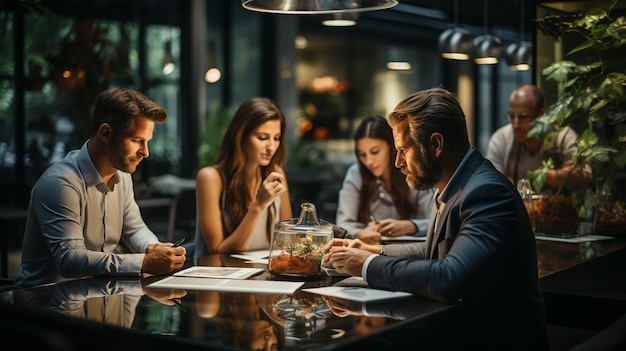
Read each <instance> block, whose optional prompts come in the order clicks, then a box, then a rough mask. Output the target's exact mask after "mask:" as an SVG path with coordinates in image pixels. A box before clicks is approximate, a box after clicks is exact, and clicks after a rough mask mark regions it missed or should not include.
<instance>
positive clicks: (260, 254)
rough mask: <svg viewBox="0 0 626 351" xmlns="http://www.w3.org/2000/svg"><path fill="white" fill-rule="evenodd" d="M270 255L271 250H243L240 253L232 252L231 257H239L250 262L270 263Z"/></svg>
mask: <svg viewBox="0 0 626 351" xmlns="http://www.w3.org/2000/svg"><path fill="white" fill-rule="evenodd" d="M269 255H270V250H259V251H248V252H242V253H238V254H232V255H230V257H234V258H239V259H242V260H245V261H248V262H253V263H264V264H268V258H269Z"/></svg>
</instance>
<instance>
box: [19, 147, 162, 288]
mask: <svg viewBox="0 0 626 351" xmlns="http://www.w3.org/2000/svg"><path fill="white" fill-rule="evenodd" d="M88 142H89V141H87V142H85V143H84V144H83V146H82V147H81V149H79V150H73V151H70V152H69V153H68V154H67V155H66V156H65V158H64V159H63V160H62V161H61V162H58V163H55V164H53V165H51V166H50V167H49V168H48V169H47V170H46V171H45V172H44V173H43V175H42V176H41V177H40V178H39V180H38V181H37V182H36V183H35V185H34V186H33V188H32V191H31V197H30V203H29V205H28V215H27V219H26V227H25V231H24V243H23V248H22V262H21V266H20V271H19V273H18V276H17V278H16V282H15V283H16V285H18V286H33V285H39V284H45V283H50V282H58V281H61V280H64V279H66V278H74V277H85V276H96V275H128V274H131V275H139V273H140V272H141V265H142V262H143V258H144V256H145V251H146V248H147V247H148V245H149V244H153V243H157V242H159V239H158V238H157V237H156V235H155V234H154V233H153V232H152V231H151V230H150V229H148V227H147V226H146V224H145V223H144V221H143V219H142V218H141V214H140V212H139V206H138V205H137V202H136V201H135V196H134V190H133V180H132V177H131V175H130V174H129V173H125V172H121V171H118V172H117V174H116V175H115V176H114V179H113V181H114V182H115V186H114V189H113V190H110V189H109V188H108V187H107V185H106V184H105V183H104V181H103V180H102V178H101V177H100V174H99V173H98V171H97V170H96V167H95V165H94V164H93V162H92V161H91V158H90V157H89V153H88V151H87V143H88Z"/></svg>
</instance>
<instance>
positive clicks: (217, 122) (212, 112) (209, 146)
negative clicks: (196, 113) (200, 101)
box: [196, 104, 234, 169]
mask: <svg viewBox="0 0 626 351" xmlns="http://www.w3.org/2000/svg"><path fill="white" fill-rule="evenodd" d="M233 114H234V112H233V109H232V108H226V107H221V106H219V105H217V104H213V105H211V106H210V107H209V109H208V112H207V117H206V125H205V128H204V130H200V134H199V139H198V152H197V167H196V168H197V169H200V168H201V167H203V166H205V165H207V164H209V163H210V162H213V161H214V160H215V159H216V158H217V152H218V150H219V148H220V145H221V144H222V139H223V138H224V134H225V133H226V129H228V125H229V124H230V120H231V119H232V116H233Z"/></svg>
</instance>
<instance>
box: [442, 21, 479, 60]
mask: <svg viewBox="0 0 626 351" xmlns="http://www.w3.org/2000/svg"><path fill="white" fill-rule="evenodd" d="M439 52H440V53H441V56H442V57H444V58H447V59H452V60H469V58H470V57H471V56H472V55H473V53H474V36H473V35H472V33H470V32H469V31H468V30H467V29H463V28H449V29H446V30H445V31H444V32H443V33H441V34H440V35H439Z"/></svg>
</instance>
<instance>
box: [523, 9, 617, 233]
mask: <svg viewBox="0 0 626 351" xmlns="http://www.w3.org/2000/svg"><path fill="white" fill-rule="evenodd" d="M616 3H617V0H611V1H610V4H609V8H608V10H605V9H601V8H592V9H590V10H588V11H586V12H585V13H579V14H574V15H572V14H568V15H553V14H551V15H549V16H546V17H544V18H543V19H539V20H538V21H537V22H538V27H539V28H540V29H542V31H543V32H544V33H546V34H549V35H551V36H553V37H555V38H557V39H558V38H560V37H561V36H562V35H563V34H564V33H577V34H579V35H580V38H581V39H582V40H581V42H580V44H579V45H577V46H576V47H574V48H573V49H572V50H570V51H569V52H567V54H566V55H565V57H566V58H572V57H576V58H577V60H578V61H579V62H575V61H573V60H568V59H565V60H561V61H557V62H554V63H552V64H551V65H549V66H548V67H547V68H545V69H544V70H543V71H542V74H543V76H544V77H545V79H546V82H547V83H548V82H554V83H555V84H556V86H557V90H558V96H557V100H556V102H554V103H553V104H551V105H549V106H548V108H547V110H546V113H545V114H544V115H542V116H540V117H538V118H537V119H536V120H535V121H533V128H532V129H531V130H530V131H529V134H528V135H529V136H535V137H537V138H539V139H542V140H544V148H545V147H549V146H550V143H552V142H553V141H554V138H553V136H554V135H555V133H556V132H557V131H558V130H559V129H560V128H562V127H564V126H570V127H572V128H573V129H574V130H576V131H577V132H578V133H579V135H580V139H579V142H578V152H577V154H576V156H575V157H574V159H573V163H574V167H573V169H572V172H575V171H579V170H580V169H581V168H582V167H584V165H585V164H589V165H590V166H591V168H592V170H593V173H594V179H595V184H596V186H595V189H596V192H595V194H596V195H595V196H592V197H589V196H583V198H580V197H579V198H578V201H577V202H578V204H579V206H580V207H579V212H587V211H588V208H589V206H590V205H591V206H593V207H594V208H595V210H596V214H595V230H596V232H597V233H608V232H611V233H613V234H615V233H623V232H624V231H625V230H626V213H624V212H623V211H624V208H625V206H624V196H625V195H624V180H625V179H626V172H625V166H626V63H625V62H624V58H623V55H622V56H621V57H620V53H622V54H623V52H624V46H625V45H626V19H625V18H624V17H623V16H620V17H617V18H612V17H611V15H610V14H611V10H612V9H613V8H614V7H615V5H616ZM620 58H621V60H620ZM551 167H552V162H551V160H548V161H547V162H544V164H543V166H542V167H541V168H539V169H537V170H535V171H533V172H529V175H528V177H529V180H530V181H531V184H532V185H533V188H534V189H535V190H536V191H540V190H541V189H542V188H543V183H544V181H545V171H546V170H547V169H550V168H551ZM567 180H568V179H566V180H565V183H566V182H567ZM564 186H565V184H563V185H562V186H561V188H560V189H559V191H558V192H557V195H558V194H562V193H563V188H564ZM577 195H578V196H580V193H578V194H573V197H572V198H573V199H576V196H577ZM619 211H622V212H619ZM607 225H608V226H607Z"/></svg>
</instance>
